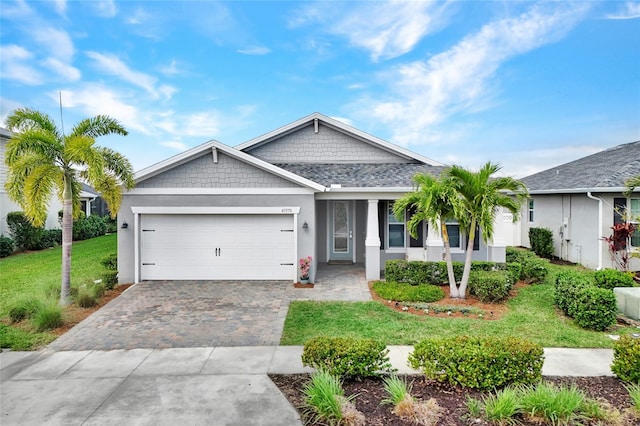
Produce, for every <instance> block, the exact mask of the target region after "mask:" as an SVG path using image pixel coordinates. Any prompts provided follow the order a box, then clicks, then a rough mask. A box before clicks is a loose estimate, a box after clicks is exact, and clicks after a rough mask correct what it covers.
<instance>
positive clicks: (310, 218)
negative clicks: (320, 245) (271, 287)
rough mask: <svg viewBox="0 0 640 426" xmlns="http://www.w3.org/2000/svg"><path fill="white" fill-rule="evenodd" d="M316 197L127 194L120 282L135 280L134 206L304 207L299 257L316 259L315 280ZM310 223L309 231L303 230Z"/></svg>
mask: <svg viewBox="0 0 640 426" xmlns="http://www.w3.org/2000/svg"><path fill="white" fill-rule="evenodd" d="M314 205H315V200H314V196H313V194H307V195H160V196H158V195H153V196H152V195H125V196H124V197H123V200H122V206H121V208H120V211H119V213H118V224H119V225H121V224H122V222H127V223H128V224H129V227H128V228H127V229H121V228H120V227H118V271H119V274H118V281H119V282H120V283H131V282H133V280H134V235H135V232H139V230H135V229H134V226H133V224H134V217H133V213H132V212H131V207H133V206H136V207H143V206H145V207H148V206H162V207H166V206H174V207H234V206H237V207H283V206H286V207H300V213H299V215H298V258H301V257H305V256H312V257H313V259H314V265H313V266H312V268H311V279H312V280H313V279H314V278H315V271H316V270H317V268H316V264H315V262H316V260H317V253H316V246H315V237H314V234H313V230H314V229H315V228H316V225H315V223H316V216H315V211H314ZM305 221H306V222H307V223H308V225H309V229H308V230H304V229H302V224H303V223H304V222H305Z"/></svg>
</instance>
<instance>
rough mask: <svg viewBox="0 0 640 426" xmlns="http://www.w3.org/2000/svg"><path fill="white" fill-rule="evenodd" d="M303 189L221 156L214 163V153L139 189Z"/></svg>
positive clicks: (144, 182)
mask: <svg viewBox="0 0 640 426" xmlns="http://www.w3.org/2000/svg"><path fill="white" fill-rule="evenodd" d="M297 186H299V185H297V184H295V183H293V182H290V181H288V180H286V179H283V178H281V177H279V176H276V175H274V174H272V173H269V172H266V171H264V170H261V169H258V168H256V167H254V166H252V165H249V164H247V163H244V162H242V161H239V160H236V159H235V158H232V157H229V156H227V155H225V154H223V153H222V152H218V163H214V161H213V154H212V153H211V152H207V153H204V154H203V155H202V156H201V157H198V158H195V159H193V160H191V161H189V162H188V163H185V164H182V165H179V166H177V167H175V168H173V169H170V170H167V171H166V172H164V173H161V174H159V175H156V176H153V177H151V178H149V179H147V180H144V181H142V182H140V183H139V184H138V185H137V187H138V188H256V187H257V188H274V187H276V188H291V187H297Z"/></svg>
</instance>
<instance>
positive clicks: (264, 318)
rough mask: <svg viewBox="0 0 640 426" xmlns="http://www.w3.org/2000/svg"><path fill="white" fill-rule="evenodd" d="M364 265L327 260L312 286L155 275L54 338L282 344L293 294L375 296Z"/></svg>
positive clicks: (122, 344) (92, 346)
mask: <svg viewBox="0 0 640 426" xmlns="http://www.w3.org/2000/svg"><path fill="white" fill-rule="evenodd" d="M370 298H371V296H370V293H369V290H368V286H367V282H366V280H365V279H364V270H363V269H362V268H361V267H360V266H323V267H322V268H321V270H319V271H318V276H317V279H316V285H315V288H313V289H296V288H294V287H293V284H292V283H291V282H284V281H151V282H142V283H140V284H136V285H135V286H132V287H130V288H129V289H127V290H126V291H125V292H124V293H123V294H122V295H120V296H119V297H118V298H116V299H114V300H112V301H111V302H109V303H108V304H107V305H105V306H104V307H103V308H102V309H100V310H99V311H97V312H95V313H94V314H93V315H91V316H90V317H88V318H87V319H86V320H84V321H83V322H81V323H80V324H78V325H77V326H75V327H74V328H73V329H71V330H70V331H69V332H67V333H66V334H64V335H63V336H61V337H59V338H58V339H57V340H56V341H54V342H53V343H51V344H50V345H49V347H48V348H49V349H52V350H57V351H60V350H111V349H135V348H189V347H211V346H264V345H277V344H278V343H279V341H280V337H281V335H282V329H283V326H284V320H285V318H286V315H287V310H288V308H289V302H290V301H291V300H351V301H357V300H370Z"/></svg>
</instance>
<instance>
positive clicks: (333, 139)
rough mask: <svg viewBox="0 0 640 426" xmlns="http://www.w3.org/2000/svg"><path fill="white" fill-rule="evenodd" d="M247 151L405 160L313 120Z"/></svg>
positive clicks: (268, 157)
mask: <svg viewBox="0 0 640 426" xmlns="http://www.w3.org/2000/svg"><path fill="white" fill-rule="evenodd" d="M247 153H249V154H251V155H253V156H255V157H258V158H260V159H261V160H264V161H267V162H272V163H320V164H322V163H328V164H334V163H407V162H410V161H408V160H407V159H405V158H402V157H399V156H398V155H396V154H393V153H391V152H389V151H385V150H383V149H381V148H378V147H375V146H373V145H370V144H368V143H365V142H362V141H360V140H357V139H355V138H353V137H351V136H348V135H346V134H344V133H342V132H339V131H337V130H334V129H332V128H330V127H327V126H324V125H322V124H320V125H319V131H318V133H315V130H314V127H313V123H310V124H309V125H308V126H306V127H304V128H302V129H300V130H298V131H295V132H292V133H290V134H288V135H285V136H283V137H281V138H279V139H278V140H275V141H271V142H269V143H268V144H265V145H262V146H258V147H256V148H253V149H251V150H247Z"/></svg>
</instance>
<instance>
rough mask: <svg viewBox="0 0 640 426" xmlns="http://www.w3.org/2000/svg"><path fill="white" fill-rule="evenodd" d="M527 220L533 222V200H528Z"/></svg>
mask: <svg viewBox="0 0 640 426" xmlns="http://www.w3.org/2000/svg"><path fill="white" fill-rule="evenodd" d="M529 222H533V200H532V199H530V200H529Z"/></svg>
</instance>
